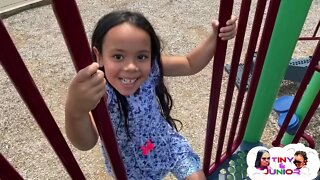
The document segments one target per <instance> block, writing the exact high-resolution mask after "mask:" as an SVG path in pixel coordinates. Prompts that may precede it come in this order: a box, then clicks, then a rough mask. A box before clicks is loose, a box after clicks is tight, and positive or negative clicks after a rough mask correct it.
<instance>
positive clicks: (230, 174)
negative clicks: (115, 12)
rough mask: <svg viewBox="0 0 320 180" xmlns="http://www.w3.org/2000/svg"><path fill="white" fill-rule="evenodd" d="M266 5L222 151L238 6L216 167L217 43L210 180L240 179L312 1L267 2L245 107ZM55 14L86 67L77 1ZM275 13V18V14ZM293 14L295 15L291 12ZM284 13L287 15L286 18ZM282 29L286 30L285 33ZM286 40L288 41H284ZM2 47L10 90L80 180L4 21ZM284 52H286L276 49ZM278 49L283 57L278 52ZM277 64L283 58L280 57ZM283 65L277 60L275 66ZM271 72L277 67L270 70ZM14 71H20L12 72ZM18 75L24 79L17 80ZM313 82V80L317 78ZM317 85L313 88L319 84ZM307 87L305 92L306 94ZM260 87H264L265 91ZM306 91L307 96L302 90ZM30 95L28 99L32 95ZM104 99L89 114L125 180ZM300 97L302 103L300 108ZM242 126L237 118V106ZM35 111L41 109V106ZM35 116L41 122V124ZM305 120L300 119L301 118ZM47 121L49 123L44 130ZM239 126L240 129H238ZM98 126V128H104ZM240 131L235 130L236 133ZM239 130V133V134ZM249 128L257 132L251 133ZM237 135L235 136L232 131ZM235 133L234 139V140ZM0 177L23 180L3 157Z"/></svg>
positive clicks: (221, 55)
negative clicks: (15, 93)
mask: <svg viewBox="0 0 320 180" xmlns="http://www.w3.org/2000/svg"><path fill="white" fill-rule="evenodd" d="M266 2H267V1H266V0H259V1H258V4H257V9H256V14H255V17H254V23H253V27H252V31H251V35H250V41H249V45H248V50H247V53H246V58H245V64H244V66H243V74H242V78H241V82H240V86H239V93H238V97H237V101H236V105H235V111H234V114H233V117H232V122H231V128H230V131H229V134H228V135H229V139H228V143H227V147H226V151H225V152H222V150H223V145H224V139H225V135H226V129H227V124H228V119H229V114H230V107H231V103H232V99H231V98H232V94H233V90H234V86H235V81H236V75H237V69H238V66H239V61H240V56H241V52H242V46H243V40H244V35H245V30H246V26H247V21H248V14H249V11H250V5H251V1H250V0H244V1H242V5H241V10H240V16H239V26H238V34H237V37H236V39H235V48H234V52H233V56H232V63H231V68H230V77H229V81H228V87H227V93H226V98H225V104H224V110H223V116H222V119H221V127H220V134H219V139H218V145H217V147H215V150H216V156H215V162H214V163H213V164H211V162H210V159H211V155H212V154H211V153H212V149H213V147H212V145H213V140H214V132H215V124H216V120H217V110H218V105H219V101H218V99H219V97H220V89H221V81H222V73H223V68H224V62H225V55H226V47H227V42H225V41H221V40H218V44H217V52H218V53H217V55H216V56H215V60H214V65H213V68H214V71H213V75H212V85H211V87H212V88H211V93H210V104H209V113H208V124H207V133H206V142H205V154H204V162H203V170H204V172H205V174H206V176H207V177H208V179H217V177H218V178H221V179H225V178H227V179H239V178H240V179H246V178H247V176H246V171H245V169H246V163H245V156H246V152H247V151H248V150H249V149H250V148H251V147H253V146H256V145H259V144H261V142H260V139H261V134H262V132H263V130H264V127H265V123H266V121H267V117H268V115H269V113H270V112H271V109H272V105H273V103H274V100H275V98H276V93H277V91H278V89H279V86H280V81H281V80H282V79H283V77H284V74H285V71H286V68H287V66H288V62H289V60H290V57H291V54H292V51H293V48H294V46H295V44H296V42H297V40H298V35H299V33H300V31H301V28H302V25H303V23H304V20H305V17H306V15H307V12H308V9H309V7H310V4H311V1H307V2H306V1H304V2H301V1H299V0H284V1H281V3H280V1H277V0H271V1H270V4H269V9H268V14H267V17H266V21H265V23H264V24H265V26H264V29H263V32H262V33H263V34H262V39H261V40H260V45H259V50H258V52H257V56H256V62H255V65H254V69H253V74H252V79H251V83H250V86H249V91H248V93H247V96H246V102H245V104H243V101H244V96H245V92H246V86H247V80H248V78H249V74H250V70H251V68H252V64H253V62H252V60H253V56H254V52H255V48H256V45H257V42H258V36H259V32H260V26H261V24H262V19H263V13H264V9H265V7H266ZM52 5H53V7H54V8H53V9H54V11H55V15H56V16H57V19H58V22H59V25H60V27H61V29H62V32H63V35H64V38H65V40H66V43H67V45H68V48H69V52H70V54H71V57H72V60H73V62H74V65H75V67H76V69H77V70H79V69H81V68H83V67H85V66H87V65H88V64H90V63H91V62H90V61H89V59H90V58H91V55H90V50H89V43H88V41H87V39H86V35H85V32H84V28H83V25H82V21H81V18H80V15H79V11H78V9H77V6H76V3H75V1H72V0H70V1H63V0H53V1H52ZM232 6H233V1H232V0H222V1H221V3H220V11H219V12H220V13H219V21H220V22H221V24H222V26H223V22H224V23H225V22H226V20H227V19H228V18H227V17H230V15H231V11H232ZM278 11H279V13H278ZM293 11H294V12H295V13H294V15H293V14H292V13H291V12H293ZM289 14H290V16H289ZM288 17H290V19H295V21H294V22H292V23H291V22H288V21H286V26H284V21H285V20H286V18H288ZM287 29H290V30H292V31H290V33H288V31H287ZM283 38H286V41H284V40H283ZM0 39H1V41H0V49H7V51H4V52H2V53H0V60H1V65H2V66H3V68H4V70H5V71H6V72H7V74H8V76H9V77H10V78H11V80H12V81H13V83H14V85H15V87H16V89H17V90H18V91H19V93H20V95H21V97H22V98H23V99H24V101H25V103H26V104H27V105H28V107H29V109H30V111H31V112H32V114H33V116H34V117H35V119H36V120H37V123H38V124H39V126H40V127H41V129H42V130H43V132H44V134H45V135H46V137H47V139H48V141H49V142H50V143H51V145H52V147H53V148H54V150H55V152H56V153H57V155H58V157H59V158H60V160H61V162H62V163H63V165H64V166H65V168H66V170H67V171H68V173H69V174H70V176H71V178H73V179H85V177H84V175H83V173H82V171H81V170H80V168H79V166H78V164H77V162H76V161H75V159H74V157H73V154H72V153H71V152H70V149H69V147H68V146H67V144H66V142H65V140H64V139H63V137H62V135H61V132H60V131H59V129H58V128H57V125H56V123H55V121H54V119H53V118H52V116H51V114H50V112H49V110H48V108H47V107H46V105H45V103H44V101H43V99H42V97H41V96H40V93H39V91H38V90H37V88H36V87H35V85H34V83H33V81H32V78H31V76H30V74H29V73H28V70H27V69H26V67H25V65H24V64H23V62H22V59H21V57H20V56H19V54H18V52H17V50H16V48H15V47H14V44H13V42H12V40H11V38H10V36H9V34H8V32H7V31H6V29H5V27H4V24H3V23H2V21H1V23H0ZM282 47H286V48H282ZM279 51H281V52H279ZM279 59H281V61H282V62H281V61H280V60H279ZM319 60H320V43H318V45H317V47H316V49H315V52H314V54H313V56H312V58H311V61H310V63H309V67H308V69H307V70H306V73H305V76H304V79H303V80H302V82H301V85H300V88H299V90H298V92H297V93H296V95H295V98H294V100H293V102H292V105H291V107H290V109H289V110H288V111H287V115H286V118H285V119H284V121H283V124H282V126H281V129H280V131H279V134H278V136H277V138H276V139H275V141H274V142H273V145H274V146H280V140H281V138H282V136H283V135H284V132H285V130H286V129H287V127H288V125H289V121H290V119H291V118H292V116H293V114H294V112H296V108H297V106H298V103H299V101H300V99H301V98H302V94H303V93H304V91H305V89H306V87H307V84H308V83H309V85H310V86H309V87H311V84H317V83H312V81H311V82H309V81H310V79H311V77H312V75H313V74H314V73H315V71H318V72H319V71H320V67H319V64H318V63H319ZM280 62H281V63H280ZM275 68H276V69H275ZM17 72H19V74H17ZM21 74H23V76H21ZM315 81H316V80H315ZM318 84H319V83H318ZM309 87H308V89H309ZM265 89H268V92H267V93H266V91H265ZM308 89H307V91H308ZM31 97H32V98H31ZM102 102H103V100H102V101H101V102H100V103H99V105H98V107H97V108H96V109H95V110H94V111H93V116H94V119H95V122H96V125H97V128H98V131H99V135H100V137H101V140H102V142H103V143H104V142H108V143H104V145H105V147H106V149H107V152H108V154H109V157H110V161H111V164H112V166H113V170H114V172H115V176H116V178H117V179H127V177H126V175H125V173H124V172H125V171H124V166H123V164H122V163H121V158H120V156H119V153H118V147H117V145H116V141H115V137H114V134H113V129H112V126H111V124H110V120H109V118H108V113H107V112H106V107H105V105H104V103H102ZM302 102H303V100H302V99H301V102H300V103H302ZM319 102H320V93H319V89H318V90H315V91H314V96H312V97H310V100H309V101H308V103H309V104H310V105H309V108H305V109H304V110H305V112H304V114H305V116H304V117H302V116H301V117H299V119H301V120H302V122H301V124H300V127H299V128H298V130H297V131H296V134H295V136H294V137H293V140H292V142H294V143H295V142H298V140H299V139H300V137H302V135H303V133H304V131H305V128H306V126H307V124H308V123H309V121H310V119H311V118H312V115H313V114H314V112H315V110H316V108H317V107H318V106H319ZM243 105H244V110H243V111H242V117H241V121H239V119H240V118H239V117H240V113H241V109H242V106H243ZM39 107H40V108H39ZM41 119H47V121H46V122H45V123H44V122H43V121H41ZM303 119H304V120H303ZM48 124H49V125H48ZM238 124H239V126H238ZM102 127H103V128H102ZM238 127H239V128H238ZM237 128H238V132H237ZM253 129H255V131H253ZM236 132H237V134H236ZM236 135H237V136H236ZM0 167H1V171H0V178H1V179H12V178H14V179H22V177H21V175H20V174H19V173H18V172H17V171H16V170H15V169H14V168H13V167H12V166H11V165H10V163H9V162H8V161H7V160H6V159H5V157H4V156H2V155H1V154H0Z"/></svg>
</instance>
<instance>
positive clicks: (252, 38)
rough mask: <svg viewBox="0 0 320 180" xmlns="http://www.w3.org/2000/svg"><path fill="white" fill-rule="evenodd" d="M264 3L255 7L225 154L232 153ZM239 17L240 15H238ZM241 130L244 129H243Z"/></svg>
mask: <svg viewBox="0 0 320 180" xmlns="http://www.w3.org/2000/svg"><path fill="white" fill-rule="evenodd" d="M266 4H267V0H259V1H258V4H257V7H256V11H255V16H254V20H253V25H252V30H251V35H250V40H249V45H248V49H247V54H246V57H245V65H244V70H243V74H242V77H241V82H240V88H239V92H238V97H237V101H236V106H235V110H234V114H233V118H232V123H231V130H230V135H229V140H228V145H227V154H231V153H233V152H232V150H231V149H232V145H233V143H234V142H233V141H234V136H235V133H236V128H237V125H238V121H239V116H240V111H241V108H242V103H243V99H244V95H245V92H246V86H247V81H248V78H249V74H250V70H251V66H252V61H253V55H254V51H255V49H256V46H257V41H258V37H259V33H260V27H261V23H262V19H263V14H264V10H265V8H266ZM249 7H250V6H249ZM240 18H241V15H240ZM239 26H240V20H239ZM242 129H243V128H242ZM243 131H244V129H243Z"/></svg>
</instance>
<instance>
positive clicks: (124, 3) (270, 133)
mask: <svg viewBox="0 0 320 180" xmlns="http://www.w3.org/2000/svg"><path fill="white" fill-rule="evenodd" d="M240 2H241V1H240V0H236V1H235V7H234V14H235V15H239V8H240ZM77 3H78V6H79V9H80V12H81V16H82V18H83V22H84V25H85V28H86V32H87V35H88V37H90V35H91V32H92V29H93V27H94V24H95V23H96V21H97V20H98V18H99V17H101V16H102V15H104V14H106V13H108V12H110V11H112V10H115V9H130V10H136V11H141V12H143V13H144V14H145V15H146V16H147V17H148V18H149V20H150V21H151V22H152V24H154V27H155V29H156V31H157V32H158V35H159V36H160V37H161V39H162V41H163V47H164V53H166V54H182V55H183V54H185V53H187V52H189V51H190V50H191V49H192V48H193V47H195V46H196V45H197V44H198V43H199V42H200V41H201V40H202V39H203V38H204V37H205V36H206V35H208V33H209V32H210V30H211V26H210V22H211V21H212V19H215V18H217V14H218V7H219V4H218V2H217V1H208V0H197V1H188V0H161V1H159V0H146V1H141V0H118V1H113V0H104V1H102V0H100V1H99V0H91V1H84V0H79V1H77ZM255 3H256V2H255V1H254V2H253V5H252V6H254V5H255ZM319 10H320V1H319V0H314V1H313V4H312V7H311V9H310V12H309V14H308V17H307V20H306V24H305V26H304V28H303V31H302V34H303V35H310V34H311V33H312V32H313V30H314V28H315V25H316V23H317V22H318V20H319V19H320V14H319ZM253 15H254V11H252V12H251V14H250V20H251V21H250V22H249V23H250V24H251V23H252V17H253ZM3 21H4V23H5V25H6V27H7V29H8V31H9V33H10V35H11V37H12V39H13V40H14V42H15V44H16V46H17V49H18V51H19V53H20V54H21V56H22V58H23V59H24V62H25V63H26V65H27V67H28V69H29V71H30V73H31V75H32V77H33V78H34V81H35V83H36V85H37V86H38V88H39V90H40V92H41V94H42V95H43V97H44V99H45V101H46V103H47V106H48V107H49V109H50V110H51V112H52V115H53V116H54V118H55V120H56V122H57V124H58V126H59V127H60V129H61V131H62V133H63V134H64V135H65V132H64V101H65V96H66V91H67V87H68V83H69V82H70V80H71V78H72V77H73V76H74V74H75V71H74V68H73V65H72V63H71V59H70V56H69V54H68V51H67V48H66V45H65V43H64V40H63V37H62V35H61V32H60V30H59V27H58V25H57V22H56V19H55V17H54V14H53V11H52V8H51V6H50V5H49V6H43V7H39V8H36V9H31V10H28V11H25V12H22V13H20V14H17V15H15V16H12V17H9V18H7V19H4V20H3ZM249 30H250V26H249V28H248V32H249ZM318 34H319V33H318ZM246 44H247V42H245V45H246ZM232 45H233V41H230V43H229V49H228V58H229V59H230V54H231V53H230V52H231V50H232ZM315 45H316V43H315V42H299V43H298V44H297V47H296V50H295V52H294V55H293V56H294V57H305V56H309V55H312V53H313V50H314V48H315ZM1 51H3V50H1ZM229 59H227V62H228V61H230V60H229ZM211 69H212V64H211V63H210V64H209V65H208V66H207V67H206V68H205V69H204V70H203V71H201V72H200V73H198V74H197V75H194V76H190V77H177V78H167V79H166V82H167V84H168V86H169V88H170V92H171V93H172V96H173V99H174V109H173V116H174V117H176V118H178V119H180V120H182V122H183V124H184V126H183V130H182V131H181V134H182V135H184V136H185V137H186V138H187V139H188V140H189V142H190V143H191V145H192V146H193V148H194V150H195V151H196V152H197V153H198V154H199V155H200V156H201V157H202V156H203V148H204V147H203V146H204V136H205V127H206V118H207V106H208V100H209V88H210V82H211ZM227 77H228V74H227V73H224V75H223V84H222V91H221V100H220V101H221V102H223V99H224V96H225V89H226V83H227V81H226V80H227ZM296 90H297V85H296V84H295V83H292V82H289V81H284V82H283V84H282V86H281V88H280V91H279V96H280V95H284V94H294V93H295V92H296ZM0 93H1V96H0V102H1V103H0V109H1V110H0V139H1V140H0V152H1V153H2V154H3V155H4V156H5V157H6V158H7V159H8V160H9V161H10V162H11V163H12V164H13V165H14V167H16V169H17V170H18V171H19V173H20V174H21V175H22V176H23V177H24V178H25V179H39V180H42V179H70V177H69V176H68V174H67V173H66V172H65V170H64V169H63V166H62V165H61V163H60V161H59V160H58V159H57V157H56V155H55V153H54V152H53V150H52V148H51V146H50V145H49V144H48V143H47V141H46V139H45V138H44V136H43V134H42V132H41V130H40V129H39V128H38V126H37V124H36V123H35V121H34V119H33V117H32V115H31V114H30V113H29V111H28V109H27V108H26V106H25V105H24V103H23V101H22V100H21V98H20V97H19V95H18V93H17V92H16V90H15V88H14V87H13V85H12V83H11V82H10V80H9V79H8V77H7V75H6V74H5V72H4V70H3V68H2V67H1V68H0ZM235 98H236V94H235V95H234V99H235ZM221 109H223V105H222V104H221V105H220V108H219V114H218V117H221V112H220V111H221ZM319 114H320V112H319V110H318V111H317V112H316V114H315V115H314V118H313V120H312V122H311V124H310V126H309V127H308V131H307V132H309V133H310V134H311V135H312V137H313V138H314V139H315V141H316V142H317V147H316V149H317V150H318V151H319V150H320V145H319V144H320V138H319V130H320V126H319V123H320V122H319V119H320V116H319ZM219 124H220V123H219V122H218V123H217V127H219ZM277 130H278V128H277V124H276V115H275V113H273V112H272V113H271V115H270V119H269V121H268V122H267V125H266V130H265V132H264V134H263V136H262V142H263V143H265V144H266V145H268V146H270V143H271V140H272V139H273V138H274V135H275V134H276V132H277ZM215 134H219V133H218V132H217V133H215ZM67 142H68V143H69V141H67ZM216 142H217V138H216V137H215V142H214V145H216ZM70 147H71V148H72V151H73V153H74V155H75V157H76V159H77V161H78V162H79V165H80V166H81V168H82V170H83V172H84V174H85V176H86V177H87V179H95V180H97V179H109V177H107V176H106V174H105V171H104V164H103V159H102V156H101V154H100V150H99V148H98V146H96V147H95V148H94V149H92V150H91V151H87V152H81V151H79V150H76V149H75V148H73V147H72V146H71V145H70ZM171 178H172V177H168V179H171Z"/></svg>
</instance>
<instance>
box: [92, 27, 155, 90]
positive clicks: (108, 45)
mask: <svg viewBox="0 0 320 180" xmlns="http://www.w3.org/2000/svg"><path fill="white" fill-rule="evenodd" d="M94 52H95V54H96V57H97V60H98V63H99V65H100V66H104V70H105V75H106V77H107V79H108V81H109V83H110V84H111V85H112V86H113V87H114V88H115V89H116V90H117V91H118V92H119V93H120V94H122V95H123V96H128V95H132V94H133V93H135V92H136V91H137V90H138V89H139V87H140V86H141V85H142V83H143V82H144V81H145V80H146V79H147V78H148V76H149V74H150V71H151V40H150V36H149V35H148V34H147V32H145V31H144V30H142V29H140V28H138V27H136V26H134V25H131V24H129V23H123V24H120V25H117V26H115V27H113V28H111V29H110V30H109V31H108V32H107V34H106V35H105V37H104V40H103V45H102V54H100V53H99V52H98V50H97V49H96V48H94Z"/></svg>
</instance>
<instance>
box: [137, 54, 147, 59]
mask: <svg viewBox="0 0 320 180" xmlns="http://www.w3.org/2000/svg"><path fill="white" fill-rule="evenodd" d="M138 59H139V60H145V59H148V56H147V55H139V56H138Z"/></svg>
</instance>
